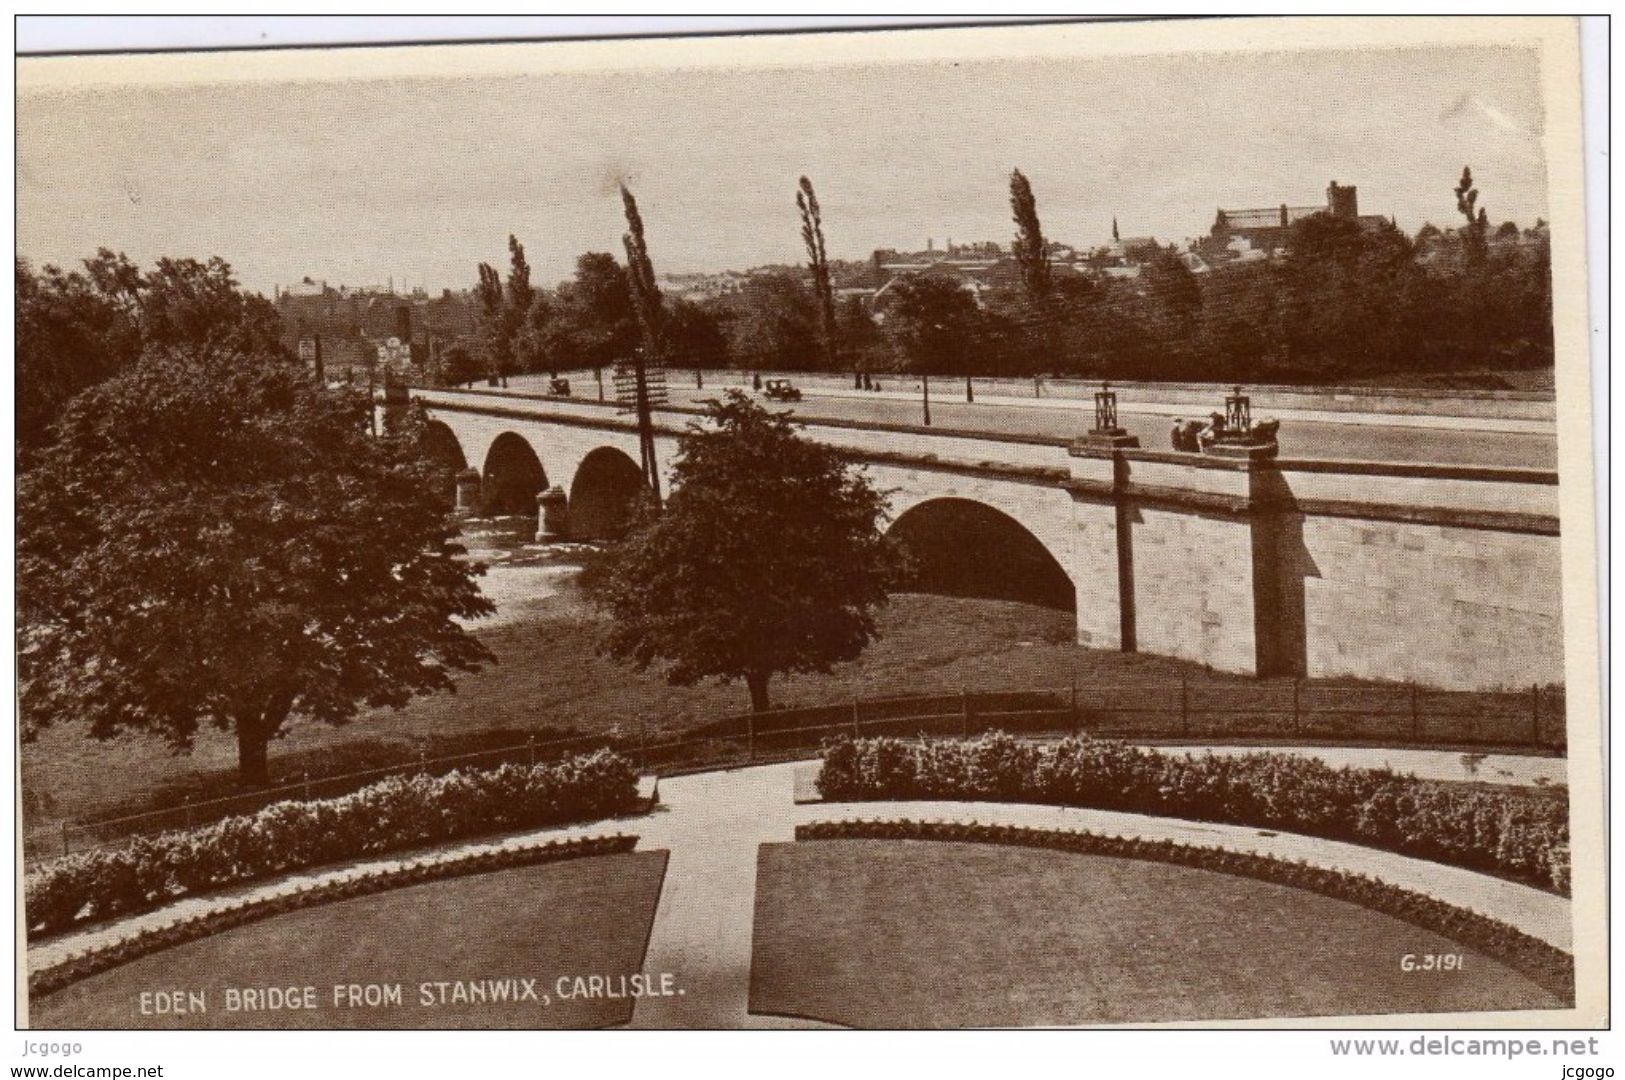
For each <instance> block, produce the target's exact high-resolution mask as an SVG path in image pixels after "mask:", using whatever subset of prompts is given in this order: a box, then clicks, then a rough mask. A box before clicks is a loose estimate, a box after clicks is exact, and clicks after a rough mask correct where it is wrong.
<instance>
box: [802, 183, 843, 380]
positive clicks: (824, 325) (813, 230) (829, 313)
mask: <svg viewBox="0 0 1625 1080" xmlns="http://www.w3.org/2000/svg"><path fill="white" fill-rule="evenodd" d="M796 209H798V210H800V211H801V242H802V243H803V244H805V245H806V246H807V265H808V268H809V269H811V270H812V279H813V296H814V297H815V298H816V299H817V301H818V324H819V327H820V329H821V330H822V331H823V334H822V339H823V343H824V367H825V369H826V370H828V371H835V370H836V369H838V368H839V367H840V364H839V363H838V362H837V360H836V354H837V351H838V350H837V348H836V342H837V339H836V333H837V331H838V328H837V326H836V324H835V290H834V289H833V288H832V287H831V285H830V280H829V258H828V257H827V256H826V255H825V254H824V219H823V216H822V214H821V213H820V211H819V209H818V196H817V195H816V194H814V192H813V186H812V181H811V180H808V179H807V178H806V177H805V176H803V177H802V178H801V185H800V190H798V191H797V192H796Z"/></svg>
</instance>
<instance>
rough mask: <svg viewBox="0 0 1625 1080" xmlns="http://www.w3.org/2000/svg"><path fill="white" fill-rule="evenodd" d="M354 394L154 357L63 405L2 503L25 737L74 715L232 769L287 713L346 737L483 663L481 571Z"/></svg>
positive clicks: (279, 374) (407, 432)
mask: <svg viewBox="0 0 1625 1080" xmlns="http://www.w3.org/2000/svg"><path fill="white" fill-rule="evenodd" d="M370 412H371V403H370V401H369V400H368V399H367V396H366V395H365V394H364V393H359V392H356V391H352V390H345V389H328V388H324V387H318V386H316V385H314V384H313V383H312V382H311V380H310V379H309V378H308V377H307V376H306V374H305V373H304V372H303V371H301V370H300V369H299V368H298V367H297V366H295V365H283V364H265V363H258V362H255V358H253V357H246V356H238V355H235V354H233V355H229V356H225V357H215V356H211V355H209V354H207V353H205V352H204V351H203V350H200V349H195V348H192V349H174V350H163V351H154V352H149V353H147V354H145V355H144V356H143V357H142V358H141V359H140V360H138V361H137V362H135V363H134V364H132V365H130V366H129V367H127V368H126V369H125V370H124V371H122V372H120V373H119V374H117V375H115V376H113V377H112V378H110V379H108V380H106V381H104V382H102V383H100V384H99V385H97V386H96V387H93V388H92V389H90V390H87V391H85V392H84V393H83V394H81V395H79V396H78V397H77V398H75V399H74V401H73V402H72V403H71V404H70V405H69V406H68V409H67V411H66V413H65V414H64V416H63V418H62V421H61V424H60V430H59V434H58V438H57V440H56V441H55V443H54V444H53V445H52V446H51V447H50V449H49V451H48V452H47V453H45V454H44V455H43V456H42V458H41V461H40V463H39V465H38V467H37V468H35V469H34V470H32V471H31V472H29V473H28V474H26V475H25V476H23V477H22V478H21V480H20V481H19V485H18V496H17V605H18V637H19V649H18V660H19V675H20V679H19V685H20V693H21V702H22V709H21V718H22V719H21V728H22V733H23V736H24V738H32V737H33V736H34V735H35V734H36V733H37V732H38V731H39V730H40V729H41V728H43V727H45V726H47V725H53V724H66V723H84V724H85V725H86V726H87V728H88V733H89V734H90V735H91V736H92V737H95V738H99V739H106V738H111V737H114V736H116V735H118V734H119V733H120V732H123V731H126V730H130V731H144V732H148V733H151V734H154V735H157V736H160V737H162V738H164V739H165V740H167V741H168V742H169V743H170V744H171V745H172V746H174V747H175V748H177V749H178V750H184V749H189V748H190V747H191V746H192V744H193V741H194V739H195V738H196V736H197V733H198V731H199V730H200V729H201V728H206V727H214V728H218V729H220V730H223V731H230V732H233V733H234V734H235V736H236V741H237V751H238V768H239V772H240V774H241V777H242V779H243V780H244V781H245V782H247V783H250V784H264V783H266V782H267V779H268V768H267V760H266V759H267V748H268V746H269V743H270V741H271V740H272V739H273V738H276V737H278V736H280V735H281V734H283V733H284V732H285V731H286V730H287V728H288V727H289V725H290V724H291V723H293V722H295V721H296V720H298V719H306V720H314V721H321V722H324V723H329V724H342V723H345V722H346V721H348V720H350V719H352V718H353V717H354V716H355V715H356V714H357V712H358V710H359V709H360V708H361V707H362V706H392V707H395V708H399V707H400V706H402V705H404V704H405V703H406V702H407V701H408V700H409V699H410V698H412V697H413V696H414V695H417V694H422V693H428V692H431V691H436V690H441V689H446V688H449V687H451V685H452V673H453V672H456V671H470V670H474V669H476V668H477V667H478V666H479V665H480V664H481V663H482V662H484V661H486V660H488V659H490V654H489V653H488V652H487V650H486V649H485V648H484V647H483V646H482V645H481V644H480V643H479V642H478V641H477V640H476V639H475V638H474V637H473V636H471V635H470V634H469V633H468V632H467V631H466V630H464V629H463V628H462V626H460V625H459V623H458V622H457V621H456V620H457V619H460V618H470V617H475V616H479V615H483V614H487V613H489V612H490V611H491V610H492V605H491V603H490V602H489V601H488V600H486V599H485V598H484V597H482V596H481V595H480V592H479V589H478V586H477V583H476V581H475V576H476V574H478V573H480V572H481V570H480V568H478V567H476V566H472V565H470V564H469V563H467V562H465V561H462V560H461V559H459V557H458V556H460V555H462V554H463V549H462V548H461V547H460V546H459V545H458V544H457V543H456V535H457V529H456V525H455V523H454V522H453V521H452V520H451V519H450V517H449V516H448V515H447V514H446V513H445V510H444V508H443V506H442V504H441V501H440V499H439V497H438V495H437V492H436V490H435V485H436V483H437V481H439V480H440V479H442V478H441V477H440V475H439V471H437V467H436V466H435V465H434V464H433V463H432V462H430V461H429V460H428V459H427V458H426V457H425V456H423V455H422V454H421V453H420V451H419V450H418V443H417V439H418V434H419V431H420V428H421V424H422V418H421V416H419V415H417V414H408V415H407V416H405V417H403V418H402V421H401V422H400V423H399V424H395V425H391V427H392V428H393V432H392V433H391V434H387V435H385V436H383V437H370V436H368V435H367V434H366V432H367V420H368V417H369V414H370Z"/></svg>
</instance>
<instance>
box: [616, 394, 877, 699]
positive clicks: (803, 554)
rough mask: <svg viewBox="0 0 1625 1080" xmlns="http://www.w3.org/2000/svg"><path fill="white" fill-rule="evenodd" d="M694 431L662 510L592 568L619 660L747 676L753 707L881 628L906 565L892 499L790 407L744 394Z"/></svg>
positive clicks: (695, 677) (714, 409) (727, 677)
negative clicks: (878, 621) (897, 551)
mask: <svg viewBox="0 0 1625 1080" xmlns="http://www.w3.org/2000/svg"><path fill="white" fill-rule="evenodd" d="M707 420H708V424H707V425H704V426H702V425H692V426H691V427H690V430H689V433H688V434H687V435H685V436H684V437H683V439H682V442H681V446H680V449H679V453H678V456H677V459H676V462H675V463H674V466H673V469H672V495H671V498H670V500H669V501H668V502H667V503H666V508H665V511H664V512H663V513H660V514H658V515H650V516H647V517H646V518H645V519H644V520H643V522H642V524H641V525H640V526H639V527H638V528H636V529H635V530H634V531H633V533H632V534H631V535H630V536H629V537H628V538H627V539H626V540H625V541H623V542H622V543H621V544H620V545H619V546H618V547H616V548H615V549H613V550H612V551H611V552H609V553H608V554H607V555H606V556H605V559H604V561H603V563H602V564H601V565H599V566H598V567H595V568H594V571H593V575H592V580H591V587H592V592H593V595H594V597H595V601H596V603H597V604H598V605H599V606H600V607H601V608H602V609H603V610H605V611H606V612H607V613H608V614H609V615H610V616H611V617H612V619H613V624H612V629H611V630H610V632H609V634H608V637H607V639H606V641H605V649H606V651H607V652H608V653H609V655H611V656H613V657H616V658H619V659H622V660H627V661H630V662H631V663H632V664H634V665H635V666H637V667H638V668H639V669H640V670H641V669H645V668H648V667H651V666H654V667H657V668H660V669H662V670H664V672H665V675H666V677H667V678H668V679H669V680H670V681H671V682H672V683H674V684H676V685H691V684H693V683H695V682H698V681H699V680H701V679H705V678H713V677H714V678H719V679H722V680H723V681H724V682H731V681H733V680H736V679H738V680H743V681H744V683H745V684H746V686H748V687H749V689H750V700H751V707H752V708H753V709H754V710H756V711H758V712H760V711H763V710H765V709H767V708H768V703H769V699H768V683H769V680H770V679H771V678H772V676H773V675H775V674H779V673H788V672H827V671H829V670H830V668H831V666H832V665H834V664H837V663H840V662H842V661H846V660H852V659H855V658H856V657H857V656H858V655H859V654H860V653H862V651H863V649H864V647H865V646H867V645H868V643H869V641H870V640H871V639H872V638H873V637H874V635H875V622H874V612H875V610H876V609H877V608H878V607H880V606H881V605H882V604H884V603H885V601H886V589H887V583H888V581H890V580H891V577H892V574H893V573H894V570H895V564H894V557H893V553H892V548H891V546H890V544H889V543H888V542H887V541H886V540H885V539H884V538H883V537H882V535H881V532H880V526H881V523H882V521H883V518H884V512H885V497H884V496H883V495H882V494H881V493H880V492H878V491H876V490H875V488H874V487H873V486H871V485H870V483H869V482H868V480H867V479H866V478H865V477H864V476H863V475H862V474H860V473H856V472H854V471H852V470H851V469H850V468H849V467H848V466H847V464H846V462H845V461H844V459H842V457H841V456H840V454H839V453H838V452H836V451H835V450H833V449H831V448H829V447H827V446H823V445H821V444H819V443H815V442H812V441H810V440H807V439H804V438H802V437H801V436H800V435H798V434H797V432H796V430H795V429H794V427H792V426H791V424H790V421H789V418H788V414H785V413H770V412H767V411H766V410H764V409H762V408H761V407H760V406H758V405H756V404H755V403H753V402H752V401H750V399H749V398H747V397H746V396H745V395H743V394H741V393H739V392H738V391H730V392H729V394H728V397H727V399H726V400H723V401H713V402H712V403H711V404H710V406H709V407H708V410H707Z"/></svg>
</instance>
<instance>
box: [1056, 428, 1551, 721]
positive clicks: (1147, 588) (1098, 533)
mask: <svg viewBox="0 0 1625 1080" xmlns="http://www.w3.org/2000/svg"><path fill="white" fill-rule="evenodd" d="M1071 461H1072V469H1071V479H1070V480H1069V481H1067V482H1066V485H1065V486H1066V487H1067V488H1068V490H1070V491H1071V492H1072V494H1073V496H1074V498H1075V500H1076V523H1077V529H1078V542H1077V543H1076V545H1075V548H1074V550H1075V553H1076V557H1077V562H1076V563H1075V566H1074V574H1073V576H1074V580H1078V581H1084V580H1094V581H1098V580H1110V581H1115V582H1116V583H1117V588H1116V589H1115V590H1113V591H1112V593H1111V595H1109V596H1104V595H1102V590H1100V589H1098V588H1096V589H1095V590H1094V592H1093V594H1092V595H1091V597H1090V601H1091V603H1090V604H1089V605H1086V604H1085V603H1084V598H1083V596H1082V595H1081V594H1080V597H1079V635H1080V640H1084V641H1087V642H1089V643H1093V644H1115V645H1117V646H1118V647H1121V648H1127V649H1140V650H1145V651H1150V652H1158V653H1165V654H1169V655H1174V656H1180V657H1184V658H1186V659H1191V660H1196V661H1199V662H1202V663H1206V664H1210V665H1212V666H1214V667H1217V668H1221V669H1223V670H1229V671H1242V672H1255V673H1258V674H1264V675H1276V674H1287V675H1303V676H1321V677H1325V676H1350V677H1356V678H1367V679H1383V680H1390V679H1403V680H1414V681H1417V682H1422V683H1426V684H1432V685H1437V686H1442V687H1449V688H1460V689H1487V688H1500V687H1507V686H1517V685H1523V686H1527V685H1529V684H1531V683H1541V684H1546V683H1560V682H1561V681H1562V678H1563V650H1562V596H1561V582H1560V577H1559V545H1558V532H1559V523H1558V517H1557V487H1556V482H1557V477H1556V474H1555V473H1552V472H1546V471H1539V470H1525V469H1495V468H1469V467H1455V466H1433V465H1411V464H1399V463H1373V462H1331V461H1297V460H1288V459H1278V460H1258V459H1255V460H1246V459H1226V458H1213V457H1209V456H1206V455H1197V454H1185V453H1169V452H1162V451H1149V450H1132V449H1131V450H1118V451H1109V450H1104V451H1103V450H1101V449H1099V448H1095V447H1090V446H1086V445H1082V444H1080V445H1077V446H1075V447H1074V448H1073V449H1072V451H1071ZM1417 642H1427V643H1428V646H1427V647H1426V648H1418V647H1417V644H1416V643H1417Z"/></svg>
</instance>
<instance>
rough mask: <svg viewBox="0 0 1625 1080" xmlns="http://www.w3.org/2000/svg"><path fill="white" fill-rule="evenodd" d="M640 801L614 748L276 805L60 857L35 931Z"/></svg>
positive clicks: (35, 877) (33, 883) (40, 883)
mask: <svg viewBox="0 0 1625 1080" xmlns="http://www.w3.org/2000/svg"><path fill="white" fill-rule="evenodd" d="M637 804H638V794H637V774H636V772H635V771H634V770H633V768H632V764H631V762H629V761H628V760H627V759H625V758H623V757H621V756H619V755H617V754H614V753H611V752H609V751H604V750H601V751H598V752H596V753H592V754H583V755H579V756H576V757H572V758H566V759H564V760H563V761H557V762H551V763H546V764H540V765H533V766H525V765H503V766H501V767H499V768H495V769H489V770H479V771H467V772H465V771H458V772H451V773H447V774H445V775H444V776H426V775H421V774H420V775H417V776H409V777H392V778H390V779H387V780H382V781H380V782H378V783H376V784H373V785H371V786H369V787H365V788H362V789H361V790H359V791H355V792H351V793H350V794H348V795H344V796H341V797H339V798H335V799H318V800H313V801H310V802H280V803H274V804H272V805H271V806H267V807H265V808H264V809H263V810H260V811H258V812H257V813H253V814H245V815H242V816H239V817H229V818H224V819H222V820H220V821H217V822H214V823H213V824H211V825H206V826H203V827H201V828H196V829H188V830H182V831H176V832H167V833H160V834H158V835H156V836H151V837H138V838H136V839H135V840H132V841H130V842H128V843H125V844H121V845H119V846H118V847H113V848H103V849H101V850H97V851H86V852H80V853H76V854H73V855H65V856H63V857H61V858H58V859H54V860H52V861H51V862H49V863H47V864H46V865H45V866H43V867H41V868H40V869H39V870H38V871H37V872H35V873H31V874H29V875H28V876H27V879H26V882H25V898H24V902H25V905H26V910H27V912H28V932H29V935H30V936H31V937H32V936H36V935H40V934H49V933H54V932H57V931H60V930H65V929H67V928H69V927H71V926H73V925H75V924H76V923H80V922H86V921H91V920H99V919H107V918H114V917H117V916H121V915H127V914H131V913H133V912H138V911H146V910H149V909H151V908H154V907H157V906H159V905H161V904H165V903H168V902H169V901H171V900H174V899H176V898H178V897H182V896H191V895H195V894H198V893H204V892H209V891H211V890H214V889H219V888H222V887H224V886H227V885H236V884H239V883H242V882H246V881H253V880H256V879H259V878H264V877H270V876H273V875H276V874H283V873H288V872H290V871H294V870H302V869H306V868H308V867H312V866H322V865H325V864H328V863H336V862H343V861H345V860H348V859H356V858H364V857H367V856H373V855H381V854H384V853H386V852H392V851H402V850H405V849H408V848H413V847H418V846H422V845H425V844H433V843H438V842H442V841H447V840H455V839H459V838H462V837H468V836H478V835H484V834H490V833H497V832H504V831H511V830H515V829H524V828H536V827H539V826H547V825H564V824H569V823H572V822H579V821H591V820H594V819H598V818H604V817H609V816H612V815H614V814H619V813H624V812H626V811H629V810H632V809H634V808H635V807H636V806H637Z"/></svg>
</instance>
